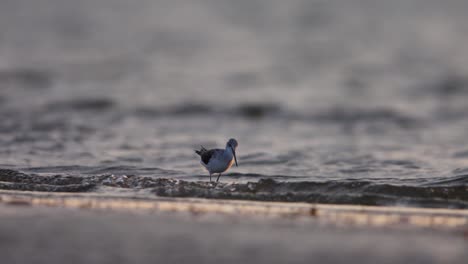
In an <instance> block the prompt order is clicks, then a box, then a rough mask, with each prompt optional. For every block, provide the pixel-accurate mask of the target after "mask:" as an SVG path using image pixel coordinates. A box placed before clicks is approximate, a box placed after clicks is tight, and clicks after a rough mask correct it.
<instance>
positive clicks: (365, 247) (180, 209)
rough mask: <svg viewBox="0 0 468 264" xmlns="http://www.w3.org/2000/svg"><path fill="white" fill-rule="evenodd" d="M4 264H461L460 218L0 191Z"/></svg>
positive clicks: (466, 215)
mask: <svg viewBox="0 0 468 264" xmlns="http://www.w3.org/2000/svg"><path fill="white" fill-rule="evenodd" d="M0 197H1V205H0V214H1V216H2V217H1V218H0V237H1V240H0V241H1V244H0V252H2V260H3V261H4V262H3V261H2V262H3V263H49V264H50V263H52V264H53V263H188V262H190V263H311V262H312V263H349V262H350V261H354V260H359V262H360V263H464V261H465V260H466V258H467V257H468V253H467V251H466V248H467V246H468V241H467V238H466V232H467V225H466V224H467V222H468V212H466V211H463V210H447V209H415V208H399V207H391V208H388V207H363V206H339V205H336V206H334V205H313V204H298V203H271V202H247V201H223V200H206V199H177V198H161V199H157V198H155V199H143V198H138V197H137V198H135V197H134V198H130V197H107V198H106V197H99V195H95V196H92V195H91V196H90V195H80V194H62V193H57V194H47V193H36V192H11V191H2V192H1V194H0Z"/></svg>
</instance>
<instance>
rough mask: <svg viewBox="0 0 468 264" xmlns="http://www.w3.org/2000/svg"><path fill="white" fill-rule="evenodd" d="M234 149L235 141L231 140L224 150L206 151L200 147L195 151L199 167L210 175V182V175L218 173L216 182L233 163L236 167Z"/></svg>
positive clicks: (235, 146)
mask: <svg viewBox="0 0 468 264" xmlns="http://www.w3.org/2000/svg"><path fill="white" fill-rule="evenodd" d="M236 148H237V140H235V139H233V138H231V139H229V141H228V142H227V143H226V148H225V149H210V150H207V149H206V148H204V147H203V146H201V149H200V150H195V153H197V154H198V155H200V157H201V161H200V163H201V165H203V167H205V168H206V170H207V171H208V172H209V173H210V182H211V175H212V174H214V173H219V175H218V179H216V182H218V181H219V177H221V174H222V173H223V172H225V171H227V170H228V169H229V168H230V167H231V166H232V164H233V163H234V162H235V163H236V166H238V165H237V157H236Z"/></svg>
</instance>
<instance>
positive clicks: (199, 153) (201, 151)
mask: <svg viewBox="0 0 468 264" xmlns="http://www.w3.org/2000/svg"><path fill="white" fill-rule="evenodd" d="M200 147H201V149H200V150H195V153H197V154H198V155H200V156H201V155H203V153H205V152H206V151H207V150H206V148H205V147H203V146H200Z"/></svg>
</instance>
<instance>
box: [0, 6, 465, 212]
mask: <svg viewBox="0 0 468 264" xmlns="http://www.w3.org/2000/svg"><path fill="white" fill-rule="evenodd" d="M467 11H468V2H467V1H464V0H447V1H436V0H392V1H384V0H380V1H376V0H326V1H325V0H313V1H309V0H290V1H280V0H249V1H244V0H239V1H228V0H221V1H220V0H216V1H215V0H206V1H204V0H190V1H183V0H170V1H169V0H167V1H152V0H133V1H127V0H112V1H111V0H92V1H91V0H82V1H72V0H2V1H1V2H0V167H1V168H3V169H2V173H0V175H1V176H0V182H1V183H2V184H3V185H0V187H1V188H6V189H27V190H45V191H54V190H57V186H60V185H66V186H68V185H71V184H83V181H85V180H86V181H87V184H91V187H92V188H90V189H89V191H96V190H101V191H103V192H110V193H111V192H113V191H116V189H105V190H103V189H102V188H103V185H107V186H113V187H126V188H129V189H130V190H132V191H136V190H137V189H138V190H141V188H143V189H145V188H154V187H157V186H159V187H158V188H159V189H157V190H154V189H151V190H152V192H151V194H154V193H156V194H157V195H168V196H202V197H214V198H217V197H221V198H226V197H227V198H230V197H234V198H247V199H265V200H282V201H308V202H317V201H318V202H338V203H342V202H343V203H362V204H389V203H390V204H411V205H418V206H443V207H447V206H448V207H462V208H464V207H467V205H468V191H467V188H468V187H467V185H468V146H467V144H466V139H467V138H468V122H467V118H466V113H467V111H468V103H467V99H468V49H467V48H466V43H468V18H467V16H466V13H467ZM231 137H234V138H236V139H237V140H238V141H239V148H238V151H237V152H238V159H239V167H234V168H232V169H231V170H230V171H229V172H228V173H227V174H226V176H224V177H222V178H221V179H222V181H223V182H224V183H223V184H221V185H220V186H221V187H219V186H218V187H219V188H218V190H216V191H215V190H212V189H210V188H211V187H210V186H208V185H203V184H202V183H200V185H193V184H195V183H191V182H192V181H207V180H208V177H207V173H206V172H205V171H204V170H203V169H202V167H201V165H200V164H199V159H198V156H196V154H195V153H194V152H193V149H194V148H197V147H199V145H201V144H202V145H204V146H205V147H222V146H224V144H225V142H226V141H227V139H229V138H231ZM8 170H12V171H8ZM19 171H21V172H24V173H25V174H19V173H18V174H15V172H19ZM12 175H13V176H12ZM15 175H16V176H15ZM102 175H107V176H102ZM101 176H102V177H101ZM50 177H52V178H50ZM96 177H97V178H96ZM103 177H104V178H103ZM119 177H120V178H119ZM122 177H124V178H122ZM158 178H169V179H171V178H172V179H178V180H182V181H181V182H179V181H177V182H175V183H174V182H170V184H169V183H167V182H164V183H163V182H160V181H157V179H158ZM51 179H55V180H53V181H52V182H51ZM67 179H73V180H72V182H67ZM79 179H84V180H79ZM129 179H132V182H133V184H129V183H128V181H129ZM61 180H63V181H61ZM148 180H149V181H151V182H152V184H150V185H145V184H142V182H144V181H148ZM59 182H60V183H59ZM247 182H252V183H251V184H250V185H249V184H247ZM105 183H106V184H105ZM41 184H42V185H41ZM167 184H169V185H170V186H169V185H167ZM174 184H175V185H177V186H179V185H182V186H184V188H189V189H190V190H192V191H191V192H185V191H181V190H179V189H177V188H176V189H174V190H172V189H171V188H174ZM41 186H42V187H41ZM191 188H193V189H191ZM233 188H234V189H233ZM85 189H86V188H85ZM165 189H169V190H172V191H170V192H166V191H164V190H165ZM60 190H61V191H67V189H60ZM68 190H69V191H73V190H75V191H76V190H77V189H74V188H70V189H68ZM80 190H81V189H80ZM86 190H88V189H86ZM117 190H119V189H118V188H117ZM233 190H234V191H233ZM233 193H235V194H233ZM260 194H261V195H260Z"/></svg>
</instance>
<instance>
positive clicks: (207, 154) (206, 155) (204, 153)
mask: <svg viewBox="0 0 468 264" xmlns="http://www.w3.org/2000/svg"><path fill="white" fill-rule="evenodd" d="M215 152H216V149H210V150H207V149H206V148H204V147H203V146H201V149H200V150H195V153H197V154H198V155H200V157H201V160H202V161H203V163H205V164H208V162H210V159H211V157H213V154H214V153H215Z"/></svg>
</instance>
